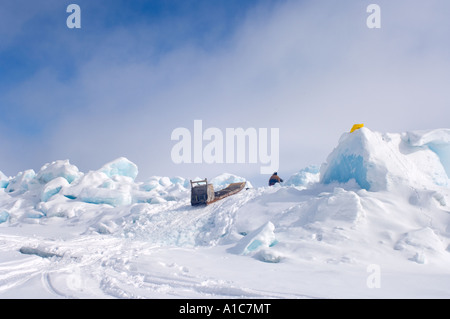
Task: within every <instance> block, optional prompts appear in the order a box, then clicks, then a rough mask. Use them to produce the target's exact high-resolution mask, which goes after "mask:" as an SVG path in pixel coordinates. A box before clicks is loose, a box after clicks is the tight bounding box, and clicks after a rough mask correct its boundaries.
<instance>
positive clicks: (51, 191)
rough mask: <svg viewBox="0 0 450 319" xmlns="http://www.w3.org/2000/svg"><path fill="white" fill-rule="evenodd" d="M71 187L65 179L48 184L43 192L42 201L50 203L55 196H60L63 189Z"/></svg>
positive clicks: (59, 178)
mask: <svg viewBox="0 0 450 319" xmlns="http://www.w3.org/2000/svg"><path fill="white" fill-rule="evenodd" d="M66 186H69V182H68V180H67V179H66V178H64V177H57V178H55V179H53V180H51V181H50V182H48V183H47V184H46V185H45V186H44V188H43V189H42V192H41V201H42V202H46V201H48V200H49V199H50V198H51V197H52V196H53V195H56V194H58V193H59V192H60V191H61V189H62V188H63V187H66Z"/></svg>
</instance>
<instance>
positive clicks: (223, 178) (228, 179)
mask: <svg viewBox="0 0 450 319" xmlns="http://www.w3.org/2000/svg"><path fill="white" fill-rule="evenodd" d="M240 182H247V185H246V186H247V187H252V185H251V184H250V182H248V181H247V180H246V179H245V178H244V177H241V176H237V175H234V174H229V173H223V174H220V175H219V176H216V177H214V178H213V179H212V180H211V181H210V183H211V184H213V186H214V190H220V189H223V188H225V187H227V186H228V185H229V184H231V183H240Z"/></svg>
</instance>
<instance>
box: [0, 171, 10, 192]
mask: <svg viewBox="0 0 450 319" xmlns="http://www.w3.org/2000/svg"><path fill="white" fill-rule="evenodd" d="M8 184H9V178H8V177H6V175H5V174H3V173H2V171H0V188H6V187H8Z"/></svg>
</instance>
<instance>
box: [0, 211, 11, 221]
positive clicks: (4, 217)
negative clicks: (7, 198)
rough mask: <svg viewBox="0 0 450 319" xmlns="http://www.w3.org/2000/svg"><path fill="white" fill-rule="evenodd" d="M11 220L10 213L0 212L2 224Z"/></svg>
mask: <svg viewBox="0 0 450 319" xmlns="http://www.w3.org/2000/svg"><path fill="white" fill-rule="evenodd" d="M8 218H9V213H8V212H7V211H2V212H0V224H2V223H4V222H6V221H7V220H8Z"/></svg>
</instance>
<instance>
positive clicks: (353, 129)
mask: <svg viewBox="0 0 450 319" xmlns="http://www.w3.org/2000/svg"><path fill="white" fill-rule="evenodd" d="M361 127H364V124H355V125H353V126H352V129H351V130H350V133H353V132H354V131H356V130H359V129H360V128H361Z"/></svg>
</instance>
